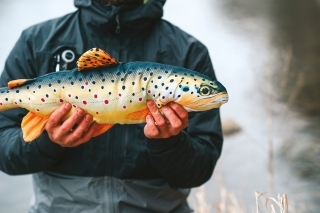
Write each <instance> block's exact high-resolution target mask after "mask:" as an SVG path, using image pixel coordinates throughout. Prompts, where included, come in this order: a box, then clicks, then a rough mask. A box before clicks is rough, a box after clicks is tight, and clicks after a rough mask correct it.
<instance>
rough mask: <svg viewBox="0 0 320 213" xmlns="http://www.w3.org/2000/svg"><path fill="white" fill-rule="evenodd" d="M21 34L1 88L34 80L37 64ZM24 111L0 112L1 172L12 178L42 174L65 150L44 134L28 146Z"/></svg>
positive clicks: (24, 36)
mask: <svg viewBox="0 0 320 213" xmlns="http://www.w3.org/2000/svg"><path fill="white" fill-rule="evenodd" d="M29 43H31V42H28V39H27V36H26V33H25V32H24V33H23V34H22V35H21V37H20V38H19V40H18V42H17V43H16V45H15V47H14V48H13V50H12V51H11V53H10V54H9V56H8V59H7V61H6V64H5V67H4V70H3V72H2V74H1V79H0V87H6V86H7V83H8V81H10V80H13V79H29V78H34V77H36V74H35V73H36V70H37V66H36V63H37V62H36V61H35V57H34V52H33V48H32V46H31V45H29ZM26 113H27V111H26V110H25V109H21V108H19V109H11V110H6V111H2V112H0V138H1V140H0V170H1V171H3V172H5V173H7V174H12V175H17V174H28V173H34V172H38V171H41V170H43V169H45V168H46V167H48V166H49V165H51V164H53V163H54V162H56V161H57V160H58V159H59V158H60V157H61V155H62V154H63V153H64V152H65V151H66V150H67V149H66V148H62V147H60V146H59V145H57V144H54V143H52V142H51V141H50V140H49V137H48V135H47V134H46V133H43V134H42V135H41V136H40V137H39V138H38V139H36V140H35V141H33V142H31V143H26V142H25V141H24V140H23V137H22V131H21V127H20V125H21V121H22V118H23V117H24V116H25V115H26Z"/></svg>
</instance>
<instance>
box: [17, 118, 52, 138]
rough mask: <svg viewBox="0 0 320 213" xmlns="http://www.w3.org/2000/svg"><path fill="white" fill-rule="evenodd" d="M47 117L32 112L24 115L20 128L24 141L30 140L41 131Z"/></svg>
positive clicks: (36, 136)
mask: <svg viewBox="0 0 320 213" xmlns="http://www.w3.org/2000/svg"><path fill="white" fill-rule="evenodd" d="M47 121H48V118H45V117H42V116H39V115H37V114H35V113H33V112H29V113H28V114H27V115H26V116H24V118H23V120H22V123H21V128H22V132H23V139H24V140H25V141H26V142H31V141H33V140H34V139H36V138H38V137H39V136H40V135H41V133H42V132H43V130H44V128H45V125H46V123H47Z"/></svg>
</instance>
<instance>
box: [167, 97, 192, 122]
mask: <svg viewBox="0 0 320 213" xmlns="http://www.w3.org/2000/svg"><path fill="white" fill-rule="evenodd" d="M168 106H169V107H170V108H171V109H172V110H173V111H174V112H175V114H176V115H177V116H178V117H179V118H180V120H181V121H182V125H183V128H186V127H187V126H188V120H189V114H188V111H187V110H186V109H185V108H184V107H183V106H181V105H180V104H177V103H175V102H170V103H169V104H168Z"/></svg>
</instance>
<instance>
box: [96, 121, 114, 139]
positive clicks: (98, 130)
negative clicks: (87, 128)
mask: <svg viewBox="0 0 320 213" xmlns="http://www.w3.org/2000/svg"><path fill="white" fill-rule="evenodd" d="M113 125H114V124H98V127H97V128H96V131H95V133H94V134H93V137H97V136H98V135H101V134H102V133H105V132H106V131H108V130H109V129H111V127H113Z"/></svg>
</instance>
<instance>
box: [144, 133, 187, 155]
mask: <svg viewBox="0 0 320 213" xmlns="http://www.w3.org/2000/svg"><path fill="white" fill-rule="evenodd" d="M181 140H183V133H182V132H180V133H179V134H178V135H175V136H172V137H170V138H161V139H155V138H146V143H147V147H148V148H149V149H151V150H153V151H159V152H162V151H166V150H168V149H170V148H171V147H173V146H174V145H176V144H177V143H179V142H180V141H181Z"/></svg>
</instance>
